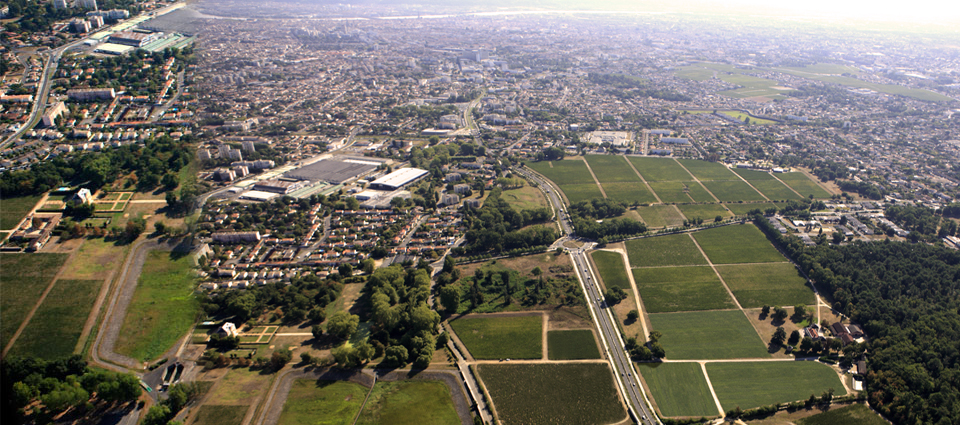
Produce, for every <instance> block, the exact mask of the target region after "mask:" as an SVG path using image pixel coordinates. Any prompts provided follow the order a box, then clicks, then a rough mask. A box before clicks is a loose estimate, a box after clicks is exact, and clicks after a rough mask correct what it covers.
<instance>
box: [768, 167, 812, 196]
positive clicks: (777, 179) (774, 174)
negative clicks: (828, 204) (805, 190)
mask: <svg viewBox="0 0 960 425" xmlns="http://www.w3.org/2000/svg"><path fill="white" fill-rule="evenodd" d="M770 175H771V176H773V178H774V179H775V180H776V181H778V182H780V183H781V184H783V185H784V186H786V187H787V189H790V190H791V191H793V193H796V194H797V196H799V197H801V198H803V197H804V196H803V195H802V194H800V192H797V191H796V189H794V188H792V187H790V185H788V184H787V183H786V182H784V181H783V180H780V177H777V174H776V173H770Z"/></svg>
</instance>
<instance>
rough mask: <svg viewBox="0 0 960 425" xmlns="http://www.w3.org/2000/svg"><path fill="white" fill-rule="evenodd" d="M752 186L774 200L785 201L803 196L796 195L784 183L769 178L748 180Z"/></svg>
mask: <svg viewBox="0 0 960 425" xmlns="http://www.w3.org/2000/svg"><path fill="white" fill-rule="evenodd" d="M750 184H752V185H753V187H754V188H756V189H757V190H759V191H760V192H761V193H763V194H764V195H767V198H770V199H772V200H776V201H785V200H790V199H802V198H803V197H802V196H800V195H798V194H797V193H796V192H794V191H793V190H791V189H790V188H789V187H787V186H786V185H785V184H783V183H781V182H779V181H777V180H774V179H771V180H753V181H751V182H750Z"/></svg>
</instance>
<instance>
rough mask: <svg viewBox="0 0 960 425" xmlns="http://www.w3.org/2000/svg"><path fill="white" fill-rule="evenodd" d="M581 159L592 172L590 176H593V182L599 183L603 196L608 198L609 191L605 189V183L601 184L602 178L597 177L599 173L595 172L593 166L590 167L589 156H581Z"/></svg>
mask: <svg viewBox="0 0 960 425" xmlns="http://www.w3.org/2000/svg"><path fill="white" fill-rule="evenodd" d="M580 160H581V161H583V164H584V165H586V166H587V171H589V172H590V176H591V177H593V182H594V183H596V184H597V187H599V188H600V194H601V195H603V198H604V199H606V198H607V192H606V191H604V190H603V185H602V184H600V179H598V178H597V175H596V174H594V173H593V168H590V163H589V162H587V157H585V156H581V157H580Z"/></svg>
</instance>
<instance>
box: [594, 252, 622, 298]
mask: <svg viewBox="0 0 960 425" xmlns="http://www.w3.org/2000/svg"><path fill="white" fill-rule="evenodd" d="M590 255H591V256H592V257H593V262H594V263H595V264H596V265H597V271H598V272H599V273H600V279H602V280H603V286H604V287H606V288H614V287H616V288H620V289H630V278H629V277H628V276H627V270H626V268H625V267H624V266H623V257H621V256H620V254H619V253H616V252H610V251H593V253H591V254H590Z"/></svg>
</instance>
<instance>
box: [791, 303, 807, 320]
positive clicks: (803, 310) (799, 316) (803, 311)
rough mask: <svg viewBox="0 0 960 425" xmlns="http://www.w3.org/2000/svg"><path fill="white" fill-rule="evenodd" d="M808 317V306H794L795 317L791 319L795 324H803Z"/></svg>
mask: <svg viewBox="0 0 960 425" xmlns="http://www.w3.org/2000/svg"><path fill="white" fill-rule="evenodd" d="M806 315H807V306H805V305H803V304H797V305H795V306H793V316H792V317H791V318H792V319H793V320H794V321H795V322H802V321H803V318H804V316H806Z"/></svg>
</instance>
